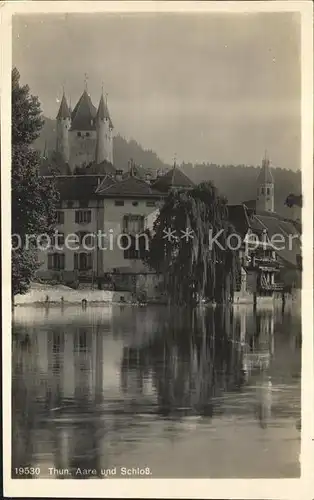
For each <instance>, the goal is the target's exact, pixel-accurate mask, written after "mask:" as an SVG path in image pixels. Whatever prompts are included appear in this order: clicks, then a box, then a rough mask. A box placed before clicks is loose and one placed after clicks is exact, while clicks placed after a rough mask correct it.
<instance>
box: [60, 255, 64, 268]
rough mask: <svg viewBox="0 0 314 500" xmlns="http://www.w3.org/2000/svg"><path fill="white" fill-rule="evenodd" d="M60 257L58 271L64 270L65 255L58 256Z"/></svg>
mask: <svg viewBox="0 0 314 500" xmlns="http://www.w3.org/2000/svg"><path fill="white" fill-rule="evenodd" d="M60 257H61V262H60V264H61V265H60V269H64V268H65V255H64V253H63V254H61V256H60Z"/></svg>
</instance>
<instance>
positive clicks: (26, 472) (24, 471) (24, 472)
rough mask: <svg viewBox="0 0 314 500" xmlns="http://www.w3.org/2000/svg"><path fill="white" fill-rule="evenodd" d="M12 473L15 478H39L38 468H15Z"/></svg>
mask: <svg viewBox="0 0 314 500" xmlns="http://www.w3.org/2000/svg"><path fill="white" fill-rule="evenodd" d="M14 472H15V474H16V475H17V476H39V474H40V468H39V467H15V469H14Z"/></svg>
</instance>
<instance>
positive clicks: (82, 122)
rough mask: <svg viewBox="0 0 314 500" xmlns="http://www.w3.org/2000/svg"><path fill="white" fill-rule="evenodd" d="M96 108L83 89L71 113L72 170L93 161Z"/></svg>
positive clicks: (86, 91)
mask: <svg viewBox="0 0 314 500" xmlns="http://www.w3.org/2000/svg"><path fill="white" fill-rule="evenodd" d="M95 117H96V108H95V106H94V105H93V103H92V100H91V97H90V95H89V93H88V90H87V83H86V82H85V89H84V92H83V94H82V95H81V97H80V99H79V100H78V102H77V104H76V105H75V107H74V109H73V111H72V113H71V119H72V120H71V129H70V133H69V141H70V168H71V171H72V172H74V171H75V169H76V168H77V167H84V166H88V165H89V164H91V163H93V161H94V158H95V147H96V125H95Z"/></svg>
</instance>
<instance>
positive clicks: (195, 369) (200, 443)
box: [12, 306, 301, 479]
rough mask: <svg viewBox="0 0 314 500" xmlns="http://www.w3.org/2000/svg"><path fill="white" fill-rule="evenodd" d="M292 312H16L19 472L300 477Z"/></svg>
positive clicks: (296, 334)
mask: <svg viewBox="0 0 314 500" xmlns="http://www.w3.org/2000/svg"><path fill="white" fill-rule="evenodd" d="M294 309H296V308H294ZM294 309H293V308H290V309H288V310H287V311H286V312H285V314H284V315H283V314H282V312H281V311H280V309H279V310H278V311H277V310H275V311H274V310H272V309H269V310H267V309H263V310H260V311H259V310H258V311H257V313H256V314H253V310H252V306H249V307H248V306H238V308H235V309H234V310H233V311H228V310H223V311H221V310H220V309H216V310H215V311H214V310H212V309H204V310H203V311H199V312H198V313H197V314H194V315H192V316H191V315H189V314H188V313H187V312H186V311H183V310H179V309H178V310H176V309H168V308H166V307H143V308H132V307H128V306H124V307H119V306H114V307H110V306H107V307H101V306H94V307H90V308H87V309H86V310H85V311H83V310H82V309H80V308H78V307H74V306H73V307H65V308H64V310H61V309H60V308H58V307H51V308H50V309H48V310H45V309H44V308H33V307H24V308H22V307H20V308H16V309H15V312H14V328H13V395H12V405H13V447H12V469H13V472H12V474H13V477H23V478H25V475H23V474H22V476H18V475H17V474H16V471H15V468H16V467H22V466H24V467H26V466H30V467H39V468H40V475H39V476H37V477H40V478H46V477H52V478H56V477H58V478H71V477H73V478H75V479H77V478H80V477H81V476H80V474H79V473H78V475H77V469H78V468H80V469H81V471H82V472H83V469H94V470H95V472H94V474H96V475H93V474H92V473H89V474H88V475H87V477H89V478H92V477H103V478H105V477H106V476H105V474H106V473H107V472H108V473H107V477H121V475H123V474H124V473H125V469H123V468H126V469H131V468H135V471H133V475H132V476H131V477H142V476H139V475H138V474H140V475H142V473H143V471H142V469H145V468H148V469H145V471H144V472H146V473H148V474H149V475H150V476H151V477H155V478H158V477H159V478H160V477H164V478H167V477H172V478H179V477H208V478H219V477H230V478H231V477H250V478H252V477H296V476H298V475H299V474H300V468H299V453H300V430H299V427H300V379H301V326H300V321H301V320H300V313H299V311H298V310H294ZM53 468H55V469H56V470H57V472H56V471H54V470H53ZM121 468H122V469H121ZM137 468H139V469H141V470H139V469H137ZM62 471H64V474H62ZM131 472H132V471H131ZM109 474H111V475H109ZM127 477H130V476H127ZM143 477H146V476H143Z"/></svg>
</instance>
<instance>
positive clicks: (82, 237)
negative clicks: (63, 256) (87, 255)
mask: <svg viewBox="0 0 314 500" xmlns="http://www.w3.org/2000/svg"><path fill="white" fill-rule="evenodd" d="M76 234H77V236H78V239H79V244H80V245H92V244H93V238H92V235H91V233H87V232H86V231H78V232H77V233H76Z"/></svg>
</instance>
